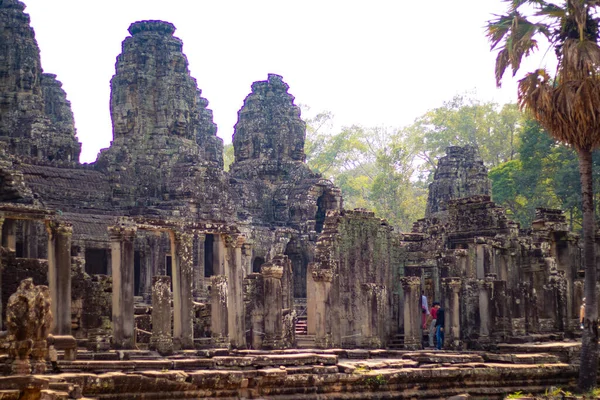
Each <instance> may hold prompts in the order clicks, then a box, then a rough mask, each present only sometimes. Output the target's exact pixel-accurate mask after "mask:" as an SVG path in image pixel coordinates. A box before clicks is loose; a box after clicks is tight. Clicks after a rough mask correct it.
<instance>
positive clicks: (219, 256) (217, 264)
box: [213, 233, 225, 275]
mask: <svg viewBox="0 0 600 400" xmlns="http://www.w3.org/2000/svg"><path fill="white" fill-rule="evenodd" d="M213 238H214V241H213V274H214V275H225V241H224V240H223V236H222V235H221V234H219V233H216V234H214V235H213Z"/></svg>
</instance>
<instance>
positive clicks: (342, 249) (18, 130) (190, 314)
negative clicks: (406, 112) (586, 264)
mask: <svg viewBox="0 0 600 400" xmlns="http://www.w3.org/2000/svg"><path fill="white" fill-rule="evenodd" d="M24 10H25V5H24V4H23V3H22V2H20V1H18V0H0V43H2V45H1V46H0V178H1V179H0V227H1V231H0V268H1V274H0V278H1V285H0V298H1V303H0V307H1V315H2V318H1V319H0V329H1V330H2V333H1V334H0V344H2V346H0V348H2V349H4V350H3V351H4V353H5V354H4V355H1V356H0V357H3V361H5V362H4V363H0V369H1V370H2V374H3V375H6V376H5V377H0V394H1V395H2V396H7V397H6V398H15V399H18V398H25V397H22V396H23V393H24V392H23V391H24V390H31V391H38V392H40V391H43V392H44V393H45V394H46V395H47V396H50V397H47V398H56V399H58V398H60V399H63V398H79V397H81V396H85V397H87V398H104V399H108V398H117V397H119V398H124V397H131V398H134V397H136V396H138V395H139V396H142V395H143V394H147V395H149V396H150V395H151V396H153V397H152V398H157V399H160V398H164V399H167V398H169V399H172V398H184V397H196V398H199V397H205V398H219V397H223V398H258V396H270V397H269V398H281V399H284V398H286V399H287V398H297V399H301V398H306V399H308V398H315V397H314V396H315V394H316V393H327V394H328V396H330V397H328V398H331V399H333V398H340V399H342V398H344V399H345V398H349V397H344V396H345V395H346V394H348V393H353V392H359V393H364V394H365V396H366V397H362V398H373V399H375V398H382V397H377V395H378V393H379V394H381V393H386V395H390V396H392V395H394V396H397V397H395V398H405V397H406V398H410V397H411V396H417V395H415V393H417V392H418V391H419V390H421V391H420V392H418V393H420V394H419V395H418V396H417V397H420V398H440V397H444V396H451V395H454V394H459V393H464V392H468V393H471V394H474V395H478V396H489V397H490V398H494V396H496V397H497V396H501V395H502V394H505V393H508V392H510V391H517V390H519V389H520V388H523V387H526V388H530V390H532V391H543V389H544V388H545V387H547V386H548V385H550V384H565V385H569V384H570V383H572V381H573V379H574V377H575V376H576V374H577V366H576V364H577V358H578V349H579V347H578V346H579V343H578V342H577V341H575V340H574V339H576V338H577V337H578V336H579V332H578V329H579V326H578V322H577V319H578V309H579V306H580V304H581V299H582V297H583V271H582V268H581V256H580V252H581V249H580V238H579V237H578V235H576V234H574V233H572V232H570V231H569V230H568V224H567V223H566V221H565V217H564V215H563V213H562V212H561V211H560V210H550V209H539V210H537V214H536V220H535V221H534V222H533V224H532V226H531V227H520V226H519V225H518V224H517V223H515V222H513V221H511V220H510V219H509V218H508V217H507V215H506V212H505V210H504V209H502V208H501V207H499V206H497V205H496V204H495V203H494V202H493V201H492V199H491V195H492V193H491V185H490V182H489V180H488V177H487V170H486V168H485V166H484V164H483V162H482V161H481V159H480V158H479V157H478V155H477V151H476V149H474V148H472V147H450V148H448V150H447V154H446V156H444V157H442V158H441V159H440V160H439V163H438V167H437V171H436V173H435V178H434V180H433V183H432V184H431V186H430V190H429V198H428V202H427V211H426V217H425V218H424V219H422V220H419V221H416V222H415V224H414V227H413V229H412V232H397V231H395V230H394V229H393V227H391V226H390V225H389V224H388V223H387V222H386V221H385V220H382V219H380V218H378V217H377V216H376V215H375V214H374V213H373V212H370V211H368V210H363V209H355V210H346V209H344V207H343V200H342V194H341V192H340V190H339V188H337V187H336V186H335V185H334V184H333V183H332V182H331V181H329V180H327V179H324V178H322V177H321V176H320V175H319V174H317V173H315V172H313V171H311V170H310V168H309V167H308V166H307V164H306V163H305V153H304V142H305V135H306V125H305V123H304V121H303V120H302V118H301V115H300V109H299V107H298V106H296V105H295V104H294V97H293V96H292V95H291V94H290V93H289V89H290V88H289V86H288V85H287V84H286V83H285V82H284V80H283V78H282V77H281V76H278V75H275V74H269V75H268V76H267V79H266V80H264V81H258V82H254V83H253V84H252V85H251V91H250V93H249V94H248V96H247V97H246V99H245V100H244V103H243V106H242V108H241V109H240V110H239V112H238V122H237V124H236V125H235V132H234V135H233V146H234V153H235V161H234V163H233V164H232V165H231V167H230V170H229V171H225V170H224V168H223V142H222V140H221V139H220V138H219V137H217V136H216V132H217V127H216V125H215V123H214V122H213V119H212V111H211V110H210V109H209V108H208V104H209V103H208V100H207V99H205V98H203V97H202V92H201V90H200V89H199V88H198V86H197V84H196V80H195V79H194V78H193V77H191V76H190V72H189V70H188V62H187V58H186V56H185V54H184V53H183V43H182V41H181V39H179V38H177V37H175V36H174V32H175V26H174V25H173V24H171V23H168V22H164V21H138V22H134V23H132V24H131V26H130V27H129V33H130V36H128V37H127V38H125V39H124V41H123V43H122V52H121V54H120V55H119V56H118V57H117V62H116V70H115V74H114V76H113V78H112V80H111V82H110V85H111V98H110V114H111V118H112V124H113V140H112V142H111V145H110V147H109V148H107V149H103V150H102V151H101V152H100V154H99V156H98V159H97V160H96V162H94V163H91V164H81V163H80V162H79V153H80V150H81V144H80V143H79V142H78V141H77V138H76V130H75V125H74V119H73V114H72V112H71V108H70V103H69V101H68V100H67V95H66V93H65V92H64V91H63V90H62V88H61V83H60V82H59V81H58V80H57V79H56V78H57V77H56V76H55V75H52V74H49V73H44V72H43V69H42V64H41V60H40V55H39V48H38V46H37V42H36V39H35V35H34V31H33V29H32V28H31V26H30V23H29V16H28V15H27V14H26V13H25V12H24ZM421 292H424V293H425V294H426V295H427V297H428V298H429V299H430V300H438V301H440V302H441V303H442V305H443V307H444V308H445V310H446V321H445V331H446V344H445V349H446V351H444V352H439V353H436V352H427V351H419V350H420V349H422V347H423V340H424V332H423V330H422V329H421V326H420V325H421V322H420V321H421V310H420V307H419V301H420V296H421ZM564 339H571V341H563V340H564ZM540 341H542V342H543V341H548V343H553V344H552V345H548V346H545V347H543V349H544V350H540V348H538V347H536V346H535V345H533V344H532V343H533V342H540ZM540 364H543V365H544V368H539V367H536V366H539V365H540ZM432 369H435V370H436V371H437V374H438V376H439V380H438V381H437V382H436V383H435V384H433V383H431V382H429V384H430V385H429V386H428V387H425V388H424V389H423V388H421V389H419V387H421V386H423V385H424V384H426V383H427V382H428V381H429V379H430V378H429V377H430V375H429V374H428V373H425V372H423V371H431V370H432ZM44 374H45V375H44ZM46 375H47V376H49V377H51V379H50V378H49V379H45V378H44V376H46ZM483 378H485V379H483ZM425 386H427V385H425ZM23 388H27V389H23ZM367 393H371V394H370V395H369V394H367ZM127 394H128V395H127ZM336 395H339V396H338V397H335V396H336ZM11 396H12V397H11ZM235 396H238V397H235ZM286 396H292V397H286ZM368 396H372V397H368Z"/></svg>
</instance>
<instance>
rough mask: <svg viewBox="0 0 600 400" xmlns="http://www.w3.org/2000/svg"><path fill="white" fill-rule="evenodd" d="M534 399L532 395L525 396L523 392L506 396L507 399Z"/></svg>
mask: <svg viewBox="0 0 600 400" xmlns="http://www.w3.org/2000/svg"><path fill="white" fill-rule="evenodd" d="M528 397H530V398H533V395H531V394H523V392H522V391H520V390H519V391H518V392H514V393H511V394H509V395H508V396H506V399H522V398H528Z"/></svg>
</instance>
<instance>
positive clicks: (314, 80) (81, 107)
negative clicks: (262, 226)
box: [24, 0, 542, 162]
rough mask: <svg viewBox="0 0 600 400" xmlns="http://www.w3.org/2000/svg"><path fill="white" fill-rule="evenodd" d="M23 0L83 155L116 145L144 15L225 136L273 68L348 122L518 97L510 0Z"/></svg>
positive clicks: (404, 119) (382, 121) (306, 98)
mask: <svg viewBox="0 0 600 400" xmlns="http://www.w3.org/2000/svg"><path fill="white" fill-rule="evenodd" d="M24 2H25V3H26V5H27V8H26V10H25V11H26V12H27V13H29V14H30V16H31V24H32V26H33V28H34V30H35V33H36V38H37V41H38V44H39V46H40V48H41V57H42V67H43V68H44V71H45V72H50V73H54V74H57V75H58V79H59V80H60V81H61V82H63V88H64V89H65V91H66V92H67V97H68V99H69V100H70V101H71V104H72V107H73V113H74V115H75V125H76V128H77V135H78V137H79V140H80V141H81V142H82V143H83V151H82V155H81V160H82V162H91V161H94V160H95V159H96V156H97V153H98V151H99V150H100V149H101V148H104V147H108V146H109V145H110V141H111V140H112V128H111V123H110V114H109V95H110V84H109V82H110V79H111V77H112V76H113V74H114V66H115V60H116V56H117V55H118V54H119V53H120V52H121V42H122V41H123V39H124V38H125V37H126V36H128V35H129V33H128V32H127V28H128V27H129V25H130V24H131V23H132V22H134V21H139V20H143V19H162V20H165V21H169V22H172V23H173V24H174V25H175V26H176V28H177V30H176V31H175V36H177V37H179V38H181V39H182V40H183V51H184V53H185V54H186V55H187V57H188V60H189V63H190V71H191V75H192V76H193V77H194V78H196V79H197V81H198V86H199V88H200V89H201V90H202V92H203V96H204V97H206V98H207V99H208V100H209V102H210V104H209V108H211V109H212V110H213V112H214V120H215V122H216V123H217V125H218V127H219V130H218V135H219V136H220V137H222V138H223V139H224V141H225V143H229V142H231V135H232V134H233V125H234V124H235V123H236V121H237V111H238V110H239V108H240V107H241V105H242V102H243V100H244V98H245V97H246V96H247V95H248V93H249V92H250V85H251V84H252V82H254V81H257V80H265V79H266V78H267V74H268V73H277V74H280V75H282V76H283V78H284V80H285V81H286V82H287V83H288V84H289V85H290V93H292V94H293V95H294V96H295V97H296V104H304V105H307V106H309V107H311V110H312V111H313V112H316V111H322V110H328V111H331V112H333V113H334V115H335V121H336V123H337V124H339V125H351V124H361V125H365V126H375V125H385V126H393V127H401V126H404V125H408V124H410V123H411V122H412V121H413V120H414V119H415V118H416V117H418V116H420V115H422V114H423V113H425V112H426V111H427V110H429V109H432V108H435V107H438V106H440V105H442V103H443V102H444V101H446V100H450V99H451V98H452V97H453V96H454V95H456V94H460V93H464V92H465V91H473V90H475V91H476V93H477V96H478V97H479V98H480V99H482V100H486V101H487V100H493V101H497V102H499V103H505V102H510V101H514V100H515V99H516V85H515V83H514V81H512V80H511V79H507V80H506V83H505V84H504V86H503V88H502V89H496V87H495V82H494V71H493V69H494V60H495V54H493V53H490V51H489V45H488V42H487V40H486V38H485V35H484V26H485V23H486V21H487V20H489V19H490V18H491V17H492V13H499V12H501V11H503V10H504V9H505V5H506V3H504V2H502V1H501V0H453V1H449V0H430V1H407V0H386V1H378V0H369V1H351V0H345V1H332V0H330V1H327V0H317V1H312V0H304V1H286V0H273V1H262V0H258V1H257V0H239V1H234V0H231V1H229V0H211V1H200V0H168V1H166V0H103V1H82V0H52V1H50V0H24ZM535 62H536V63H537V64H541V63H542V61H535ZM537 66H538V65H535V67H537Z"/></svg>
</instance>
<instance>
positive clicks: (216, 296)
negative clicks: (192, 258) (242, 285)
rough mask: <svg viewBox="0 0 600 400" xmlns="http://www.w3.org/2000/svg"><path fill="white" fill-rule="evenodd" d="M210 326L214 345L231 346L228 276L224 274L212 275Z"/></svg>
mask: <svg viewBox="0 0 600 400" xmlns="http://www.w3.org/2000/svg"><path fill="white" fill-rule="evenodd" d="M210 286H211V288H210V311H211V312H210V326H211V330H212V332H211V334H212V339H213V345H214V347H229V337H228V333H229V332H228V328H227V315H228V313H227V278H226V277H225V276H223V275H213V276H212V277H211V285H210Z"/></svg>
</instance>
